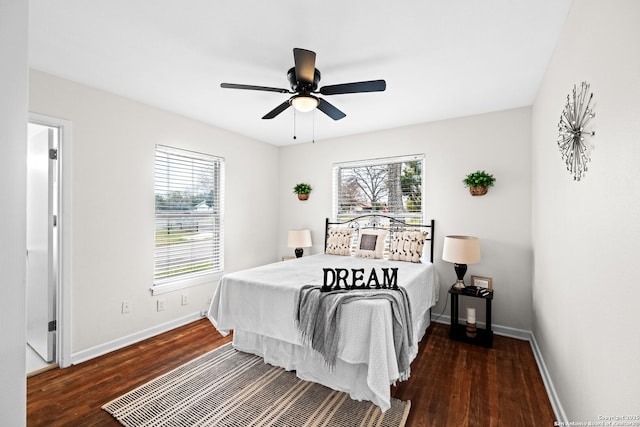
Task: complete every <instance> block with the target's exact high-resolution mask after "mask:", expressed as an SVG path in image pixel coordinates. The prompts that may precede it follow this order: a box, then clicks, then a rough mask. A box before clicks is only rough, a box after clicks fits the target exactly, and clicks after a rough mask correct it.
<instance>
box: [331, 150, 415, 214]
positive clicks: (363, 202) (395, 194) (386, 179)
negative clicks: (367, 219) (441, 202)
mask: <svg viewBox="0 0 640 427" xmlns="http://www.w3.org/2000/svg"><path fill="white" fill-rule="evenodd" d="M333 182H334V188H333V211H334V217H335V218H336V220H346V219H350V218H353V217H355V216H358V215H366V214H370V213H377V214H384V215H388V216H392V217H395V218H398V219H400V220H403V221H406V222H416V223H419V222H422V220H423V212H424V211H423V203H422V200H423V188H424V185H423V182H424V156H422V155H414V156H403V157H387V158H384V159H375V160H363V161H359V162H349V163H339V164H335V165H334V167H333Z"/></svg>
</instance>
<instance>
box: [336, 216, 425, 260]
mask: <svg viewBox="0 0 640 427" xmlns="http://www.w3.org/2000/svg"><path fill="white" fill-rule="evenodd" d="M331 227H348V228H353V229H354V230H355V231H356V233H357V232H358V231H359V230H361V229H368V228H370V229H384V230H389V235H388V236H387V240H388V241H387V243H386V245H387V248H388V247H389V246H390V242H391V237H392V236H393V233H395V232H401V231H414V230H422V231H426V232H428V234H427V237H426V238H425V240H428V241H429V261H431V262H433V242H434V232H435V221H434V220H433V219H432V220H431V221H430V222H429V223H428V224H412V223H408V222H405V221H402V220H400V219H397V218H394V217H391V216H389V215H379V214H367V215H360V216H356V217H353V218H351V219H348V220H345V221H338V222H331V221H329V218H327V219H326V221H325V227H324V248H325V251H326V249H327V238H328V237H329V228H331ZM354 240H355V241H357V236H355V237H354Z"/></svg>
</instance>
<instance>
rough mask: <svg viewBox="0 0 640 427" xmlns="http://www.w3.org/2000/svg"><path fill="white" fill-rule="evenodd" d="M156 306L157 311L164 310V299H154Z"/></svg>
mask: <svg viewBox="0 0 640 427" xmlns="http://www.w3.org/2000/svg"><path fill="white" fill-rule="evenodd" d="M156 304H157V305H156V308H157V310H158V311H164V300H163V299H159V300H157V301H156Z"/></svg>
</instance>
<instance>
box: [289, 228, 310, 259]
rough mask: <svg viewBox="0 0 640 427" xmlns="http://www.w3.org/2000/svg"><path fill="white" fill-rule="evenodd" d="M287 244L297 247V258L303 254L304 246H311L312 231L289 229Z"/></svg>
mask: <svg viewBox="0 0 640 427" xmlns="http://www.w3.org/2000/svg"><path fill="white" fill-rule="evenodd" d="M287 246H289V247H290V248H296V250H295V252H296V258H300V257H301V256H302V252H303V251H302V248H308V247H310V246H311V231H309V230H289V239H288V241H287Z"/></svg>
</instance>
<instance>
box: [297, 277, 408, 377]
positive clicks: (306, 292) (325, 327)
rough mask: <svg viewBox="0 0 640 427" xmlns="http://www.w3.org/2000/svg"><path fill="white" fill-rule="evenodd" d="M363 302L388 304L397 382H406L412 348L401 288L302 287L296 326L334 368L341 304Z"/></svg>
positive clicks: (403, 293)
mask: <svg viewBox="0 0 640 427" xmlns="http://www.w3.org/2000/svg"><path fill="white" fill-rule="evenodd" d="M362 299H384V300H387V301H389V303H390V304H391V313H392V315H393V343H394V347H395V353H396V359H397V361H398V372H400V378H399V379H400V381H404V380H406V379H408V378H409V375H410V373H411V368H410V364H411V360H410V348H411V347H412V346H413V345H414V343H413V322H412V320H411V319H412V317H411V306H410V304H409V297H408V296H407V292H406V290H405V289H404V288H402V287H401V288H400V289H399V290H362V291H359V290H350V291H334V292H321V291H320V287H319V286H313V285H305V286H303V287H302V288H301V289H300V293H299V295H298V306H297V310H296V323H297V325H298V328H299V329H300V332H301V334H302V337H303V339H304V340H305V341H306V342H307V343H310V344H311V348H313V349H314V350H316V351H317V352H319V353H320V354H322V356H323V358H324V360H325V362H326V363H327V365H328V366H329V367H330V368H333V367H334V366H335V363H336V359H337V357H338V342H339V341H340V327H339V325H340V316H341V311H342V305H343V304H348V303H349V302H352V301H356V300H362ZM347 327H348V325H347ZM372 368H374V369H375V367H372Z"/></svg>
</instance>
